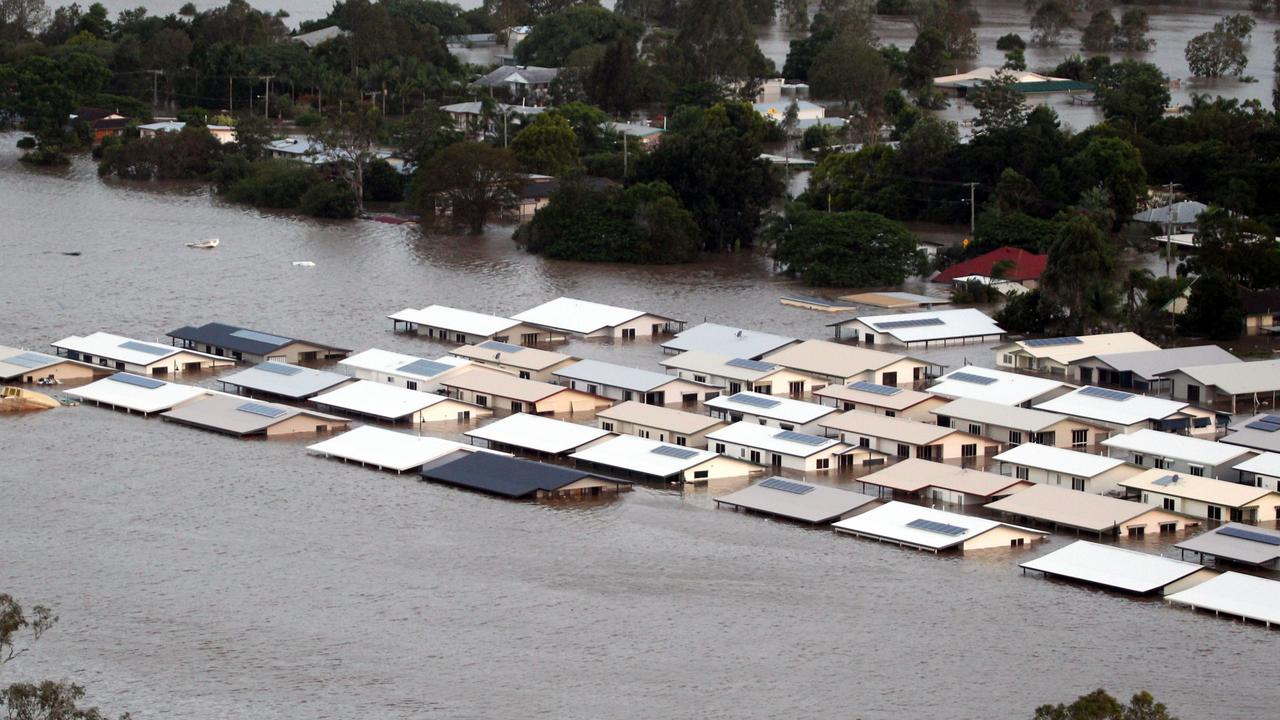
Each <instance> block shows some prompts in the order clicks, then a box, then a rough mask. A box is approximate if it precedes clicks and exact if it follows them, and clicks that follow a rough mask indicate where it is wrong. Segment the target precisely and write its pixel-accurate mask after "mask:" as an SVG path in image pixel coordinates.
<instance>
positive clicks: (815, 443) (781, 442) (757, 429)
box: [707, 421, 844, 458]
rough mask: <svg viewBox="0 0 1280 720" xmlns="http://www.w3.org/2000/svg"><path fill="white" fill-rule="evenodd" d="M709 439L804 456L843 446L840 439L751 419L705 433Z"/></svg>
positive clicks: (794, 455)
mask: <svg viewBox="0 0 1280 720" xmlns="http://www.w3.org/2000/svg"><path fill="white" fill-rule="evenodd" d="M707 439H708V440H714V441H716V442H725V443H733V444H735V445H744V446H746V447H752V448H758V449H760V450H764V451H766V452H771V453H779V454H781V455H790V456H792V457H800V458H807V457H810V456H813V455H817V454H818V453H821V452H829V451H831V449H832V448H836V447H844V444H843V443H841V442H840V441H839V440H833V439H831V438H824V437H819V436H817V435H808V434H805V433H797V432H792V431H790V430H779V429H778V428H775V427H769V426H768V425H761V424H760V423H754V422H746V421H743V422H736V423H733V424H732V425H728V426H726V427H722V428H720V429H718V430H715V431H713V432H710V433H707Z"/></svg>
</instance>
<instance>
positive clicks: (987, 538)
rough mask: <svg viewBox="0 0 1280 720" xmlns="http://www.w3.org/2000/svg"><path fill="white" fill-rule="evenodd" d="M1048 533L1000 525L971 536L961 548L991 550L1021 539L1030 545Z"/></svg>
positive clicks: (966, 549) (967, 550)
mask: <svg viewBox="0 0 1280 720" xmlns="http://www.w3.org/2000/svg"><path fill="white" fill-rule="evenodd" d="M1046 537H1048V536H1047V535H1041V534H1040V533H1034V532H1029V531H1027V530H1019V529H1018V528H1015V527H1010V526H1008V525H999V526H997V527H993V528H991V529H990V530H988V531H986V532H984V533H982V534H981V535H979V536H977V537H974V538H970V539H968V540H966V541H965V542H964V544H963V545H961V549H962V550H964V551H965V552H969V551H971V550H991V549H994V548H1007V547H1011V546H1012V544H1013V543H1016V542H1017V541H1018V540H1021V541H1022V542H1023V543H1024V544H1026V545H1030V544H1032V543H1034V542H1036V541H1037V540H1043V539H1045V538H1046Z"/></svg>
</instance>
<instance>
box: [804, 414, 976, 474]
mask: <svg viewBox="0 0 1280 720" xmlns="http://www.w3.org/2000/svg"><path fill="white" fill-rule="evenodd" d="M819 424H820V425H821V426H822V427H824V428H826V429H828V430H831V431H833V432H835V433H837V434H838V435H839V437H840V440H841V441H843V442H845V443H848V444H849V445H852V446H854V447H859V448H865V449H869V450H875V451H876V452H879V453H884V454H885V455H888V456H890V457H899V458H908V457H915V458H920V459H922V460H933V461H937V462H941V461H943V460H963V461H966V462H972V463H977V462H978V461H979V459H980V458H985V457H988V456H991V455H995V454H996V453H997V452H999V451H1000V443H998V442H996V441H994V440H991V439H989V438H984V437H979V436H977V435H971V434H969V433H967V432H963V431H960V430H956V429H954V428H945V427H939V426H937V425H929V424H927V423H922V422H915V421H914V420H903V419H901V418H892V417H885V416H884V415H875V414H873V413H868V412H862V411H861V410H852V411H850V412H847V413H841V414H839V415H831V416H828V417H824V418H823V419H822V420H821V421H820V423H819Z"/></svg>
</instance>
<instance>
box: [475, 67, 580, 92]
mask: <svg viewBox="0 0 1280 720" xmlns="http://www.w3.org/2000/svg"><path fill="white" fill-rule="evenodd" d="M559 74H560V68H545V67H538V66H537V65H503V66H502V67H499V68H495V69H494V70H492V71H491V72H489V74H487V75H485V76H484V77H482V78H480V79H479V80H476V85H479V86H481V87H501V86H503V85H506V84H507V83H512V82H514V83H518V84H521V85H546V84H548V83H550V82H551V81H552V80H555V79H556V75H559Z"/></svg>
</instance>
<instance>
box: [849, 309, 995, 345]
mask: <svg viewBox="0 0 1280 720" xmlns="http://www.w3.org/2000/svg"><path fill="white" fill-rule="evenodd" d="M854 321H857V322H860V323H862V324H863V325H866V326H867V327H869V328H871V329H873V330H875V331H876V332H878V333H880V334H881V335H889V336H891V337H894V338H897V340H898V341H899V342H902V343H914V342H926V341H933V340H949V339H952V338H972V337H987V336H991V335H1003V334H1004V328H1001V327H1000V326H999V325H997V324H996V321H995V320H992V319H991V318H990V317H989V316H988V315H987V314H986V313H984V312H982V311H981V310H977V309H975V308H959V309H955V310H928V311H925V312H915V313H897V314H893V315H862V316H860V317H856V318H852V319H849V320H843V321H841V322H838V323H833V324H835V325H846V324H848V323H850V322H854Z"/></svg>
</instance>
